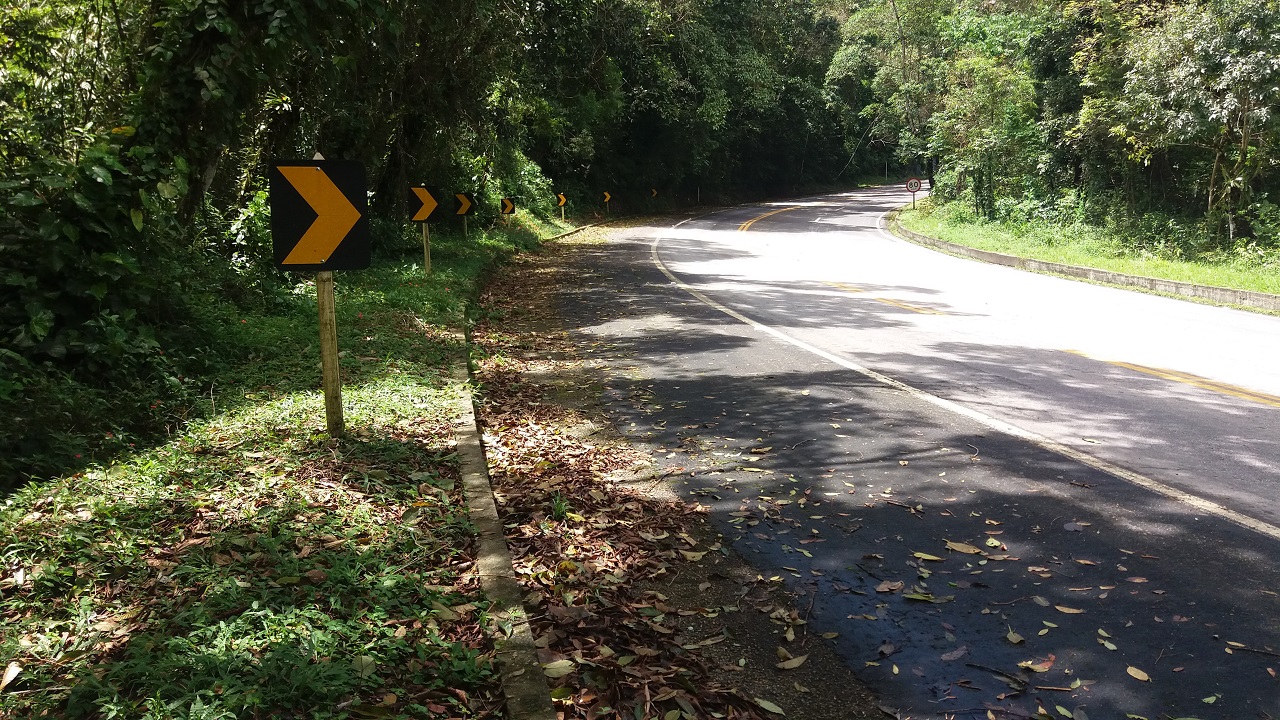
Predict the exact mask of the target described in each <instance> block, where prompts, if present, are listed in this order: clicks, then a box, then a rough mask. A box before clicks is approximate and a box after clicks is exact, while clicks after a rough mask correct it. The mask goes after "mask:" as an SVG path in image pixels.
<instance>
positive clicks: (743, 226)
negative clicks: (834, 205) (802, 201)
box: [738, 205, 804, 232]
mask: <svg viewBox="0 0 1280 720" xmlns="http://www.w3.org/2000/svg"><path fill="white" fill-rule="evenodd" d="M802 207H804V206H803V205H796V206H795V207H788V208H782V209H781V210H773V211H771V212H767V213H765V214H763V215H759V216H756V217H753V218H751V219H750V220H748V221H746V222H744V223H742V224H741V225H739V226H738V232H746V231H748V230H750V229H751V226H752V225H755V224H756V223H757V222H759V221H761V220H763V219H765V218H767V217H773V216H774V215H777V214H778V213H784V212H791V211H792V210H799V209H800V208H802Z"/></svg>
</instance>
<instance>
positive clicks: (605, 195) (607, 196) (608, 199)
mask: <svg viewBox="0 0 1280 720" xmlns="http://www.w3.org/2000/svg"><path fill="white" fill-rule="evenodd" d="M612 199H613V196H612V195H610V194H609V191H608V190H606V191H605V193H604V201H605V202H609V201H610V200H612Z"/></svg>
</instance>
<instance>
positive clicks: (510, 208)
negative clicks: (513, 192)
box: [502, 198, 516, 215]
mask: <svg viewBox="0 0 1280 720" xmlns="http://www.w3.org/2000/svg"><path fill="white" fill-rule="evenodd" d="M515 211H516V204H515V203H513V202H511V198H502V214H503V215H510V214H512V213H514V212H515Z"/></svg>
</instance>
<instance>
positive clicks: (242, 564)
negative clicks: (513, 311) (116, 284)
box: [0, 226, 537, 720]
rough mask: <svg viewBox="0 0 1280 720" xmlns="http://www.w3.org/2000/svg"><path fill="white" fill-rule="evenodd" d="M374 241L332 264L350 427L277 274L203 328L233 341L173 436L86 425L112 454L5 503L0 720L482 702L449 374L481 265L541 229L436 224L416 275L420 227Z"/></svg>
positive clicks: (1, 510)
mask: <svg viewBox="0 0 1280 720" xmlns="http://www.w3.org/2000/svg"><path fill="white" fill-rule="evenodd" d="M381 240H382V243H381V245H382V247H383V251H382V258H381V259H380V260H379V261H378V262H377V263H376V264H375V266H374V267H373V268H372V269H370V270H368V271H363V272H353V273H339V274H338V297H337V308H338V328H339V334H340V335H339V343H340V348H341V349H342V365H343V380H344V404H345V406H346V415H347V428H348V434H347V437H346V438H345V439H342V440H338V441H335V440H331V439H329V438H328V436H327V434H326V433H325V430H324V407H323V399H322V397H321V395H320V393H319V392H318V391H317V389H316V386H317V384H318V377H319V369H318V355H317V352H316V350H315V347H316V344H317V321H316V305H315V292H314V284H313V283H312V282H311V281H310V280H302V279H296V278H295V280H296V282H295V284H293V285H292V291H291V292H289V293H287V294H285V295H284V296H282V297H280V298H279V299H278V302H277V304H276V305H275V309H274V311H273V312H272V313H270V314H266V313H258V314H251V313H244V314H240V315H235V316H227V317H221V318H219V320H220V321H221V322H222V323H223V325H222V326H220V332H219V337H220V338H221V339H222V341H223V342H228V343H231V348H230V349H228V348H223V349H222V352H220V353H219V355H218V357H219V364H218V365H217V366H215V367H214V372H212V373H211V374H210V375H209V387H210V392H209V395H207V396H205V397H203V398H200V399H199V400H198V401H197V402H195V403H193V405H191V406H190V407H191V410H190V411H191V412H192V414H193V417H192V418H190V419H188V420H187V421H186V422H184V423H182V424H181V425H180V426H179V425H177V424H176V422H175V426H174V427H173V434H172V436H171V437H169V438H167V439H165V440H163V441H159V442H150V443H148V442H144V441H142V439H141V438H138V437H134V436H130V435H125V436H124V437H119V436H117V435H116V432H117V431H115V430H102V433H103V435H104V438H103V440H104V441H107V442H110V443H114V444H116V445H119V446H120V447H119V448H118V449H117V451H116V452H115V453H114V454H113V459H112V461H110V462H109V463H108V462H103V463H91V464H87V465H86V466H85V467H83V468H82V469H80V470H79V471H76V472H72V473H67V474H65V475H62V476H59V477H56V478H51V479H48V480H46V481H43V482H39V483H30V484H27V485H26V486H24V487H22V488H21V489H18V490H16V491H15V492H13V493H11V494H10V495H9V496H8V497H7V498H5V499H3V500H0V537H2V538H4V540H3V541H2V542H0V628H3V629H2V630H0V716H3V717H14V718H18V717H22V718H28V717H30V718H35V717H66V718H110V717H120V718H154V719H157V720H159V719H161V718H209V719H212V718H233V717H235V718H250V717H308V718H328V717H334V718H337V717H387V718H396V717H400V718H409V717H412V718H424V717H439V718H446V717H460V716H466V717H492V716H495V713H496V712H498V709H499V707H500V705H501V692H500V690H499V688H498V686H497V680H496V675H495V668H494V655H493V647H492V640H491V638H492V637H493V636H494V634H495V633H500V632H501V631H502V629H501V628H500V627H498V626H496V625H491V622H490V619H489V617H488V615H487V612H486V610H487V603H486V601H484V600H483V596H482V593H481V591H480V588H479V585H478V581H477V578H476V576H475V574H474V572H470V568H471V566H472V562H473V558H472V555H471V552H472V534H473V533H472V528H471V524H470V521H469V520H468V517H467V511H466V505H465V503H464V502H463V500H462V498H461V495H460V489H459V488H458V486H457V482H456V480H457V477H458V470H457V467H456V461H455V454H454V448H453V444H454V429H453V424H454V422H455V421H456V418H455V417H454V416H453V412H452V408H453V403H454V401H456V400H457V399H458V398H460V397H463V396H464V395H465V394H466V393H468V392H469V389H468V388H466V387H463V386H461V385H459V384H458V383H457V381H456V380H455V379H454V375H453V371H454V370H455V369H456V367H458V365H459V363H461V362H463V359H464V358H465V354H466V350H465V346H464V343H463V338H462V334H461V327H462V324H463V321H464V312H465V308H466V305H467V300H468V298H470V297H473V296H474V294H475V293H476V292H477V288H478V284H479V282H480V280H481V278H482V275H483V273H484V272H485V271H486V270H488V269H490V268H492V267H493V266H494V265H495V264H496V263H497V262H499V261H500V260H501V259H502V258H504V257H506V256H508V255H509V254H511V253H512V252H515V251H517V250H519V249H522V248H529V247H532V246H533V245H534V244H536V242H537V236H536V235H535V234H534V233H533V232H531V231H529V230H527V229H523V228H520V227H516V226H513V227H512V228H510V229H509V230H503V229H494V230H492V231H484V232H477V231H475V230H473V232H472V235H471V237H470V238H469V239H465V240H464V239H463V238H462V237H461V236H460V234H443V233H440V234H437V236H436V238H435V243H434V253H433V260H434V263H433V265H434V268H435V270H434V272H433V274H432V275H431V276H429V277H428V276H424V274H423V272H422V268H421V254H420V251H421V245H420V244H419V240H418V237H417V236H416V234H415V233H413V232H411V231H410V232H406V233H405V234H404V235H395V236H390V237H385V236H384V237H382V238H381ZM143 400H146V398H144V399H143ZM152 402H155V399H152ZM107 427H114V426H110V425H109V426H107Z"/></svg>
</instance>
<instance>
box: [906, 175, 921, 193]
mask: <svg viewBox="0 0 1280 720" xmlns="http://www.w3.org/2000/svg"><path fill="white" fill-rule="evenodd" d="M907 191H908V192H913V193H914V192H920V178H911V179H910V180H908V181H907Z"/></svg>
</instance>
